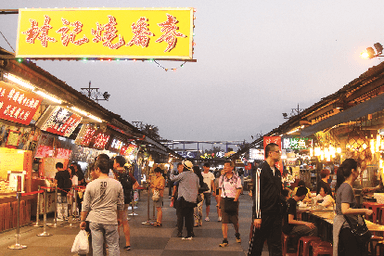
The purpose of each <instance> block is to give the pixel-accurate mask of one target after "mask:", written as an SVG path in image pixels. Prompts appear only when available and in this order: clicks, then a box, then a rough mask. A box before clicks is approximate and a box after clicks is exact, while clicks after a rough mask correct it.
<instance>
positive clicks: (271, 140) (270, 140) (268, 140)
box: [263, 136, 283, 173]
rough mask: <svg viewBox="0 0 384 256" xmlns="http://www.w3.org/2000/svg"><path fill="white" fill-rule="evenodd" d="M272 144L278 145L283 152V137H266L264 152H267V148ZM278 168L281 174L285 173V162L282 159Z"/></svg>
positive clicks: (264, 139) (277, 164)
mask: <svg viewBox="0 0 384 256" xmlns="http://www.w3.org/2000/svg"><path fill="white" fill-rule="evenodd" d="M270 143H275V144H277V145H278V146H279V150H280V151H281V137H280V136H264V138H263V145H264V152H265V147H266V146H267V145H268V144H270ZM264 157H267V156H265V155H264ZM276 167H277V168H278V169H279V170H280V173H283V161H282V160H281V159H280V161H279V162H278V163H276Z"/></svg>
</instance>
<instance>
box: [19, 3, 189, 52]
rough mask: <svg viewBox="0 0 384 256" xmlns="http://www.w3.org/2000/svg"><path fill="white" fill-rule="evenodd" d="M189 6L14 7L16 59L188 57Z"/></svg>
mask: <svg viewBox="0 0 384 256" xmlns="http://www.w3.org/2000/svg"><path fill="white" fill-rule="evenodd" d="M193 23H194V8H168V9H165V8H164V9H163V8H162V9H155V8H152V9H149V8H148V9H146V8H141V9H138V8H129V9H122V8H121V9H107V8H98V9H82V8H79V9H19V28H18V34H17V49H16V57H28V58H129V59H175V60H188V59H192V58H193V56H192V55H193V26H194V25H193Z"/></svg>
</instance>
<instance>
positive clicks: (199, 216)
mask: <svg viewBox="0 0 384 256" xmlns="http://www.w3.org/2000/svg"><path fill="white" fill-rule="evenodd" d="M193 172H194V173H195V174H196V175H197V177H199V185H200V188H199V194H198V200H197V205H196V207H195V208H194V209H193V217H194V220H195V224H194V225H193V226H194V227H198V226H202V225H203V202H204V200H203V199H204V195H203V191H202V187H203V185H204V184H205V183H204V181H203V176H202V175H201V171H200V167H199V166H197V165H195V166H193ZM199 199H200V200H199Z"/></svg>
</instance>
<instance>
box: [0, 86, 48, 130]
mask: <svg viewBox="0 0 384 256" xmlns="http://www.w3.org/2000/svg"><path fill="white" fill-rule="evenodd" d="M42 100H43V98H42V97H40V96H39V95H37V94H34V93H31V92H26V91H23V90H20V89H17V88H15V87H14V86H12V85H9V84H6V83H4V82H0V119H4V120H8V121H12V122H15V123H21V124H25V125H28V124H29V123H30V122H31V120H32V117H33V115H34V114H35V112H36V110H37V109H38V108H39V106H40V104H41V101H42Z"/></svg>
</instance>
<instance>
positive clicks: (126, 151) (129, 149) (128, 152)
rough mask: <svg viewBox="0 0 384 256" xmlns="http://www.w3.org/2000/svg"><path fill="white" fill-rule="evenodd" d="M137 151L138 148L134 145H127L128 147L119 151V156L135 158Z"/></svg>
mask: <svg viewBox="0 0 384 256" xmlns="http://www.w3.org/2000/svg"><path fill="white" fill-rule="evenodd" d="M138 151H139V148H138V147H137V146H136V145H135V144H129V145H128V146H123V147H122V148H121V151H120V155H123V156H131V155H133V156H136V155H137V153H138Z"/></svg>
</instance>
